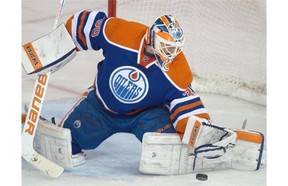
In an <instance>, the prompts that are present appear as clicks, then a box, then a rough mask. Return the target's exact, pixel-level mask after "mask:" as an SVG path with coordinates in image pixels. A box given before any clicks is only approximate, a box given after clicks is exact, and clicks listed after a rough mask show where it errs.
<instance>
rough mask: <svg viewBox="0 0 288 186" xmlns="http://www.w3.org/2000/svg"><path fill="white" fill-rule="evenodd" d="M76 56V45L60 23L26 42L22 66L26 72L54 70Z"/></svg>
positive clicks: (42, 72)
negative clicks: (41, 35) (48, 31)
mask: <svg viewBox="0 0 288 186" xmlns="http://www.w3.org/2000/svg"><path fill="white" fill-rule="evenodd" d="M75 56H76V46H75V44H74V42H73V40H72V38H71V36H70V35H69V33H68V31H67V29H66V27H65V25H64V24H63V23H62V24H61V25H59V26H58V27H57V28H56V29H54V30H53V31H52V32H50V33H48V34H46V35H44V36H43V37H41V38H39V39H36V40H34V41H32V42H29V43H26V44H25V45H23V48H22V66H23V68H24V70H25V72H26V74H28V75H30V74H34V73H40V74H45V73H47V72H50V71H51V72H55V71H57V70H58V69H60V68H62V67H63V66H64V65H66V64H67V63H68V62H70V61H71V60H72V59H73V58H74V57H75Z"/></svg>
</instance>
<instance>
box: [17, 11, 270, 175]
mask: <svg viewBox="0 0 288 186" xmlns="http://www.w3.org/2000/svg"><path fill="white" fill-rule="evenodd" d="M59 29H60V30H59ZM57 35H61V37H62V38H63V36H65V37H64V39H63V40H64V42H56V43H55V41H57ZM51 38H54V40H53V41H51V40H52V39H51ZM47 40H48V41H47ZM37 42H38V43H37ZM46 42H49V43H52V44H49V47H46V48H45V47H39V46H48V45H45V44H44V43H46ZM185 42H190V41H185V34H184V31H183V30H182V28H181V26H180V23H179V22H178V21H177V20H176V19H175V18H174V17H173V16H172V15H161V16H159V17H158V18H157V19H156V20H155V22H154V23H153V24H152V26H150V27H148V26H145V25H143V24H141V23H137V22H131V21H128V20H124V19H121V18H107V16H106V15H105V13H103V12H98V11H80V12H77V13H75V14H74V15H72V16H71V17H70V18H69V19H68V20H67V22H66V24H65V25H64V24H63V25H62V26H60V27H58V28H56V29H55V30H53V31H52V32H51V35H50V36H49V38H48V37H44V38H40V39H39V40H36V41H34V42H31V43H30V44H28V45H24V46H23V47H24V49H23V50H24V51H25V54H26V55H24V56H25V57H24V58H26V59H23V61H22V65H23V68H24V69H25V71H26V72H27V74H33V73H46V72H47V71H52V72H55V71H56V70H58V69H60V68H62V67H63V66H64V65H65V64H67V63H68V62H69V61H71V60H72V59H73V56H75V54H76V53H77V52H81V51H83V50H90V51H91V52H92V51H93V52H95V51H99V50H100V49H101V50H102V52H103V57H104V59H103V60H102V61H100V62H99V63H98V65H97V74H96V77H95V80H94V84H93V85H91V87H89V88H88V89H87V90H86V92H85V93H84V94H83V95H82V97H81V99H80V100H79V101H78V102H77V103H76V104H75V105H74V106H73V108H71V110H70V111H69V112H68V113H67V114H66V115H65V117H64V118H63V120H62V121H61V122H60V123H56V124H53V123H52V122H50V121H48V120H44V119H41V120H40V121H39V126H38V128H37V131H36V136H35V139H34V148H35V150H36V151H38V152H39V153H40V154H41V155H43V156H45V157H46V158H48V159H50V160H52V161H53V162H55V163H56V164H58V165H60V166H62V167H64V168H65V169H72V168H73V167H75V166H78V165H81V164H83V163H85V156H84V154H83V150H91V149H96V150H97V147H98V146H99V145H100V144H101V143H102V142H103V141H105V140H106V139H107V138H108V137H110V136H112V135H113V134H115V133H118V132H127V133H132V134H134V135H135V137H136V138H138V139H139V140H140V141H141V142H142V154H141V161H140V166H139V167H140V168H139V170H140V172H142V173H146V174H161V175H170V174H187V173H192V172H194V171H198V170H215V169H230V168H231V169H239V170H258V169H260V168H261V167H262V166H263V165H264V164H265V152H264V148H263V147H264V136H263V135H262V134H261V133H260V132H256V131H247V130H243V129H241V130H237V129H228V128H225V127H222V126H218V125H216V124H214V123H212V122H211V118H210V115H209V113H208V112H207V110H206V109H205V106H204V104H203V103H202V101H201V98H200V97H199V95H197V93H195V91H194V90H193V87H192V81H193V75H192V72H191V68H190V67H189V64H188V62H187V59H186V58H185V55H184V53H183V51H182V49H183V47H184V43H185ZM53 43H54V44H53ZM51 46H52V47H51ZM51 48H52V49H53V48H57V49H58V50H56V49H55V50H52V49H51ZM59 49H61V50H59ZM31 51H32V52H31ZM59 51H60V52H59ZM76 51H77V52H76ZM32 54H33V55H32ZM34 54H35V55H34ZM31 59H32V61H34V63H31ZM191 63H193V61H192V62H191ZM37 64H39V65H38V66H37ZM79 65H81V64H79ZM58 73H61V72H58ZM31 117H33V115H31V114H30V115H29V114H28V115H27V118H26V119H31ZM24 132H26V131H24ZM23 145H25V144H23Z"/></svg>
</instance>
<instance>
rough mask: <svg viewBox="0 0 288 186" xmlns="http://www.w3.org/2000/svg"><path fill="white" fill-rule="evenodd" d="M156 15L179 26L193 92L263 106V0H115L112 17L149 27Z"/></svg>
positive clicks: (264, 67) (264, 57) (264, 40)
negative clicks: (171, 19)
mask: <svg viewBox="0 0 288 186" xmlns="http://www.w3.org/2000/svg"><path fill="white" fill-rule="evenodd" d="M161 14H172V15H174V17H175V18H176V19H177V20H178V21H179V22H180V25H181V26H182V27H183V30H184V34H185V37H186V42H185V46H184V53H185V55H186V57H187V59H188V61H189V63H190V66H191V68H192V71H193V75H194V82H193V86H194V89H195V90H196V91H202V92H211V93H217V94H223V95H229V96H234V97H239V98H242V99H245V100H248V101H252V102H255V103H259V104H262V105H266V1H265V0H142V1H141V0H117V17H121V18H125V19H128V20H133V21H138V22H141V23H143V24H146V25H148V26H150V25H151V24H152V23H153V22H154V21H155V19H156V18H157V17H158V16H159V15H161Z"/></svg>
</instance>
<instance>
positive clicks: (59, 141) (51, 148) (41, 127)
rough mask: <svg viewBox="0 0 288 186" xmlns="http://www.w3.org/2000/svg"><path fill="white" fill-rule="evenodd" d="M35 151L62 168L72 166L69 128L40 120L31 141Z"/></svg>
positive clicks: (70, 167)
mask: <svg viewBox="0 0 288 186" xmlns="http://www.w3.org/2000/svg"><path fill="white" fill-rule="evenodd" d="M33 146H34V149H35V151H37V152H38V153H39V154H41V155H42V156H44V157H46V158H47V159H49V160H51V161H53V162H54V163H56V164H58V165H60V166H61V167H63V168H64V169H72V168H73V160H72V147H71V132H70V130H69V129H65V128H60V127H57V126H56V125H54V124H52V123H50V122H48V121H43V120H40V121H39V124H38V127H37V131H36V134H35V138H34V143H33Z"/></svg>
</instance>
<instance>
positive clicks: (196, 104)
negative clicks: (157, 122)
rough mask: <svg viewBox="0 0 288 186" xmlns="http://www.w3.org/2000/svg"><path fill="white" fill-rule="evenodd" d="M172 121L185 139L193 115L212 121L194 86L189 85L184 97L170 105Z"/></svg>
mask: <svg viewBox="0 0 288 186" xmlns="http://www.w3.org/2000/svg"><path fill="white" fill-rule="evenodd" d="M169 109H170V121H171V122H172V123H173V125H174V128H175V129H176V131H177V132H178V133H179V135H180V137H181V138H182V137H183V134H184V131H185V128H186V124H187V121H188V118H189V117H190V116H192V115H194V116H197V117H200V118H205V119H207V120H210V115H209V113H208V112H207V110H206V108H205V107H204V105H203V102H202V100H201V98H200V97H199V95H197V94H196V93H195V92H194V91H193V89H192V86H191V85H189V87H188V88H187V90H186V91H185V92H184V93H183V97H181V98H177V99H174V100H173V101H172V102H171V103H170V107H169Z"/></svg>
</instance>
